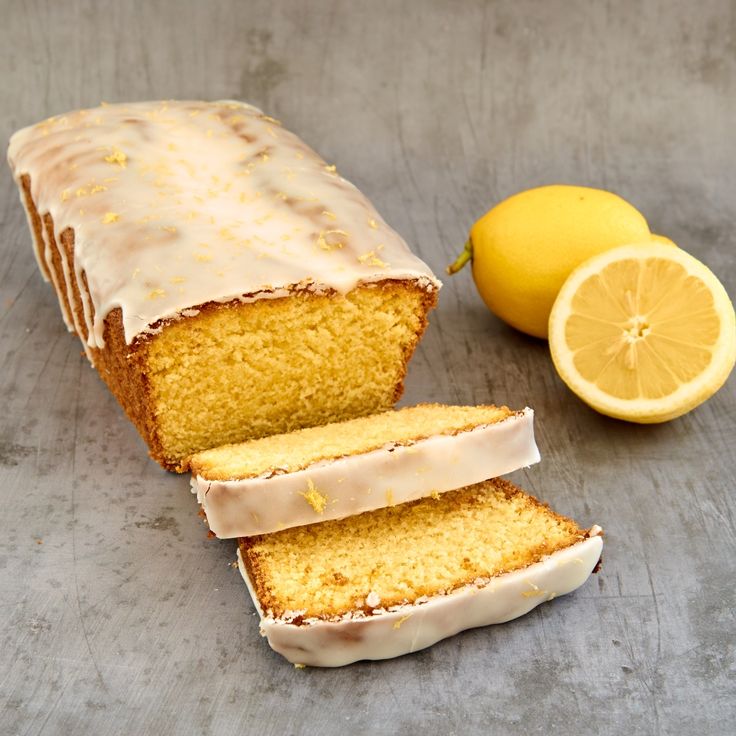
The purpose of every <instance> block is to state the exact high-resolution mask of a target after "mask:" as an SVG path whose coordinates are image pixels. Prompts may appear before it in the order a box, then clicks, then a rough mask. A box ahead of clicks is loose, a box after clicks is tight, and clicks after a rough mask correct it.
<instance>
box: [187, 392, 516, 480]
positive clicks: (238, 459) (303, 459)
mask: <svg viewBox="0 0 736 736" xmlns="http://www.w3.org/2000/svg"><path fill="white" fill-rule="evenodd" d="M512 414H513V412H512V411H511V410H510V409H508V408H507V407H505V406H504V407H496V406H444V405H440V404H420V405H418V406H411V407H406V408H404V409H399V410H397V411H393V410H391V411H387V412H383V413H381V414H376V415H373V416H369V417H362V418H359V419H352V420H350V421H345V422H340V423H333V424H327V425H325V426H321V427H310V428H308V429H302V430H299V431H297V432H291V433H289V434H286V435H274V436H270V437H263V438H262V439H257V440H252V441H250V442H244V443H240V444H237V445H226V446H224V447H216V448H213V449H212V450H206V451H204V452H201V453H198V454H197V455H195V456H194V457H192V460H191V469H192V472H194V473H196V474H199V475H201V476H202V477H204V478H207V479H209V480H227V479H232V478H249V477H255V476H258V475H261V474H263V473H266V472H269V471H272V470H279V471H289V472H294V471H296V470H300V469H302V468H306V467H308V466H309V465H311V464H312V463H315V462H318V461H321V460H331V459H335V458H340V457H345V456H348V455H355V454H358V453H365V452H370V451H371V450H376V449H379V448H381V447H384V446H385V445H386V444H388V443H392V444H397V445H400V444H407V443H411V442H414V441H417V440H421V439H424V438H427V437H432V436H434V435H439V434H455V433H457V432H461V431H464V430H468V429H472V428H473V427H477V426H480V425H484V424H492V423H494V422H499V421H501V420H503V419H506V418H508V417H509V416H511V415H512Z"/></svg>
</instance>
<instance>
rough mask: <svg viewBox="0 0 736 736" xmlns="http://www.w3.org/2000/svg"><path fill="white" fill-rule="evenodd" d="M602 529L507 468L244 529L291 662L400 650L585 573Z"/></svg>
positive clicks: (266, 623)
mask: <svg viewBox="0 0 736 736" xmlns="http://www.w3.org/2000/svg"><path fill="white" fill-rule="evenodd" d="M601 548H602V538H601V530H600V528H599V527H597V526H594V527H592V528H591V529H588V530H585V529H581V528H579V527H578V526H577V525H576V524H575V522H574V521H572V520H570V519H567V518H565V517H563V516H559V515H558V514H555V513H554V512H552V511H551V510H550V509H549V508H547V507H546V506H544V505H542V504H541V503H539V502H538V501H537V500H536V499H534V498H532V497H531V496H528V495H526V494H525V493H523V492H522V491H521V490H520V489H518V488H516V487H514V486H513V485H511V484H510V483H508V482H506V481H503V480H498V479H496V480H490V481H486V482H484V483H480V484H477V485H473V486H469V487H466V488H462V489H459V490H455V491H449V492H447V493H444V494H442V495H441V496H438V497H437V498H432V497H427V498H423V499H420V500H417V501H412V502H409V503H406V504H403V505H401V506H391V507H386V508H383V509H379V510H376V511H371V512H368V513H364V514H360V515H358V516H351V517H348V518H345V519H340V520H335V521H326V522H323V523H320V524H312V525H310V526H301V527H294V528H292V529H286V530H284V531H280V532H276V533H274V534H266V535H263V536H256V537H247V538H242V539H240V540H239V550H238V564H239V567H240V571H241V573H242V575H243V577H244V578H245V581H246V584H247V586H248V589H249V591H250V594H251V596H252V598H253V602H254V604H255V607H256V609H257V611H258V613H259V614H260V618H261V623H260V626H261V633H262V634H263V635H264V636H265V637H267V639H268V642H269V644H270V645H271V647H272V648H273V649H274V650H276V651H277V652H279V653H280V654H282V655H283V656H284V657H286V658H287V659H288V660H289V661H290V662H294V663H295V664H301V665H312V666H318V667H337V666H342V665H345V664H349V663H351V662H355V661H358V660H361V659H386V658H389V657H396V656H399V655H402V654H407V653H409V652H415V651H417V650H419V649H423V648H425V647H428V646H430V645H431V644H434V643H435V642H437V641H439V640H440V639H444V638H446V637H449V636H452V635H453V634H456V633H458V632H459V631H463V630H464V629H470V628H474V627H477V626H485V625H488V624H494V623H502V622H505V621H509V620H511V619H513V618H516V617H518V616H521V615H523V614H525V613H527V612H528V611H530V610H531V609H532V608H534V607H535V606H537V605H539V604H540V603H543V602H545V601H550V600H552V599H553V598H555V597H557V596H560V595H564V594H565V593H569V592H571V591H573V590H575V589H576V588H578V587H579V586H580V585H582V584H583V583H584V582H585V581H586V579H587V578H588V576H589V575H590V573H591V572H592V571H593V570H594V569H595V568H596V565H597V563H598V561H599V559H600V555H601Z"/></svg>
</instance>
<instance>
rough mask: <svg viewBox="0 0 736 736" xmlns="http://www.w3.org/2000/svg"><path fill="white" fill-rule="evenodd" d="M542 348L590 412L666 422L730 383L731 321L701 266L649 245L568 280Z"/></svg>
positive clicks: (617, 253) (729, 309)
mask: <svg viewBox="0 0 736 736" xmlns="http://www.w3.org/2000/svg"><path fill="white" fill-rule="evenodd" d="M549 341H550V351H551V354H552V359H553V361H554V364H555V367H556V368H557V371H558V373H559V374H560V377H561V378H562V379H563V381H565V383H566V384H567V385H568V386H569V387H570V388H571V389H572V390H573V391H574V392H575V393H576V394H577V395H578V396H580V398H582V399H583V400H584V401H585V402H586V403H588V404H589V405H590V406H592V407H593V408H594V409H596V410H598V411H599V412H601V413H603V414H607V415H608V416H612V417H617V418H619V419H626V420H629V421H634V422H641V423H653V422H664V421H667V420H669V419H674V418H675V417H678V416H680V415H682V414H685V413H686V412H688V411H690V410H691V409H693V408H695V407H696V406H698V405H699V404H701V403H702V402H703V401H705V400H706V399H708V398H709V397H710V396H712V395H713V394H714V393H715V392H716V391H717V390H718V389H719V388H720V387H721V386H722V385H723V383H724V382H725V380H726V379H727V378H728V375H729V373H730V372H731V369H732V368H733V365H734V359H735V358H736V321H735V320H734V310H733V305H732V304H731V301H730V299H729V297H728V294H727V293H726V291H725V289H724V288H723V286H722V285H721V283H720V282H719V281H718V279H717V278H716V277H715V275H714V274H713V273H712V272H711V271H710V270H709V269H708V268H707V267H706V266H705V265H704V264H702V263H701V262H700V261H698V260H697V259H695V258H693V257H692V256H690V255H688V254H687V253H685V252H684V251H682V250H680V249H679V248H673V247H671V246H668V245H662V244H659V243H652V242H649V243H644V244H635V245H630V246H623V247H619V248H615V249H613V250H610V251H607V252H605V253H602V254H600V255H598V256H594V257H593V258H591V259H589V260H588V261H586V262H585V263H583V264H582V265H581V266H579V267H578V268H577V269H576V270H575V271H573V273H572V274H571V275H570V277H569V278H568V279H567V281H566V282H565V283H564V285H563V287H562V289H561V290H560V293H559V295H558V297H557V299H556V301H555V304H554V307H553V309H552V312H551V314H550V320H549Z"/></svg>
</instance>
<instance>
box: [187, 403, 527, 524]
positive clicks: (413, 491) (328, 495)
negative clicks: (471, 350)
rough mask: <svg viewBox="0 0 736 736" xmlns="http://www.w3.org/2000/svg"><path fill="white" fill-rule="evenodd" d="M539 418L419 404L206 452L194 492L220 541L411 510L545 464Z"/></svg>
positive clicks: (197, 458)
mask: <svg viewBox="0 0 736 736" xmlns="http://www.w3.org/2000/svg"><path fill="white" fill-rule="evenodd" d="M532 422H533V412H532V410H531V409H525V410H524V411H519V412H514V411H511V410H510V409H508V408H507V407H505V406H504V407H496V406H442V405H439V404H420V405H419V406H412V407H406V408H404V409H400V410H390V411H388V412H383V413H381V414H374V415H372V416H369V417H362V418H360V419H351V420H347V421H344V422H335V423H332V424H327V425H324V426H322V427H311V428H309V429H302V430H298V431H296V432H291V433H289V434H281V435H273V436H270V437H264V438H262V439H257V440H250V441H248V442H245V443H241V444H237V445H227V446H224V447H218V448H215V449H212V450H205V451H204V452H201V453H198V454H196V455H194V456H193V457H192V460H191V470H192V475H193V477H192V490H193V491H194V492H195V493H197V499H198V501H199V503H200V504H201V506H202V510H203V511H204V513H205V516H206V519H207V522H208V524H209V527H210V530H211V531H212V532H213V533H214V534H215V536H217V537H220V538H231V537H247V536H252V535H255V534H266V533H269V532H274V531H277V530H280V529H286V528H288V527H292V526H299V525H303V524H313V523H316V522H320V521H326V520H328V519H339V518H342V517H345V516H351V515H353V514H359V513H362V512H364V511H371V510H373V509H377V508H381V507H383V506H392V505H394V504H399V503H405V502H407V501H413V500H415V499H417V498H422V497H424V496H429V495H432V494H439V493H443V492H445V491H449V490H453V489H455V488H460V487H462V486H466V485H470V484H472V483H478V482H479V481H482V480H487V479H488V478H493V477H496V476H498V475H503V474H505V473H510V472H512V471H514V470H517V469H519V468H522V467H526V466H528V465H531V464H532V463H536V462H538V461H539V451H538V450H537V446H536V444H535V442H534V428H533V424H532Z"/></svg>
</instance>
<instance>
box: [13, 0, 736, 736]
mask: <svg viewBox="0 0 736 736" xmlns="http://www.w3.org/2000/svg"><path fill="white" fill-rule="evenodd" d="M0 17H1V18H2V22H0V79H1V80H2V84H1V85H0V139H2V140H7V138H8V136H9V135H10V133H11V132H12V131H13V130H14V129H16V128H17V127H20V126H22V125H26V124H29V123H32V122H35V121H37V120H38V119H41V118H44V117H46V116H48V115H50V114H53V113H59V112H63V111H66V110H68V109H72V108H77V107H80V106H89V105H94V104H96V103H98V102H99V101H100V100H108V101H123V100H132V99H146V98H161V97H181V98H187V97H189V98H223V97H230V98H240V99H244V100H248V101H250V102H252V103H255V104H257V105H259V106H262V107H263V108H265V109H266V110H267V111H269V112H270V113H271V114H272V115H275V116H277V117H279V118H281V119H282V120H283V121H284V122H285V124H286V125H287V126H289V127H290V128H292V129H294V130H295V131H297V132H298V133H300V134H301V135H302V136H303V137H304V138H305V139H306V140H307V141H308V142H310V143H311V144H312V145H313V146H314V147H315V148H316V149H317V150H319V151H320V152H321V153H322V154H323V155H324V156H325V157H326V158H327V159H328V160H332V161H335V162H337V163H338V164H339V166H340V170H341V172H343V173H344V174H345V175H346V176H348V177H349V178H351V179H352V180H354V181H355V182H356V183H357V184H358V185H359V186H360V187H361V188H362V189H364V190H365V191H366V192H367V193H368V195H369V196H370V197H371V198H372V199H373V200H374V201H375V203H376V204H377V206H378V208H379V210H381V211H382V213H384V215H385V217H386V218H387V220H388V221H389V222H391V223H392V224H393V225H394V226H395V227H396V228H397V229H398V230H399V231H400V232H401V233H402V234H404V236H405V237H406V238H407V239H408V240H409V241H410V243H411V244H412V246H413V247H414V248H415V250H416V251H417V252H418V253H420V254H421V255H422V256H423V257H424V258H425V259H426V260H427V261H428V262H429V263H430V264H431V265H432V266H433V267H434V268H435V269H436V271H437V272H441V271H442V269H443V267H444V266H445V265H446V264H447V263H448V262H449V261H450V260H451V258H452V256H453V254H454V252H455V251H456V249H457V248H458V247H459V245H460V244H461V243H462V242H463V241H464V239H465V236H466V231H467V229H468V227H469V226H470V224H471V223H472V222H473V221H474V219H475V218H476V217H477V216H479V215H480V214H481V213H483V212H484V211H485V210H486V209H487V208H488V207H489V206H490V204H491V203H493V202H495V201H497V200H499V199H500V198H502V197H504V196H506V195H509V194H511V193H513V192H516V191H518V190H520V189H524V188H526V187H529V186H533V185H537V184H542V183H549V182H572V183H581V184H589V185H594V186H601V187H605V188H608V189H612V190H614V191H616V192H618V193H619V194H621V195H623V196H625V197H627V198H628V199H629V200H631V201H632V202H633V203H635V204H636V205H637V206H638V207H639V208H640V209H641V210H642V211H643V212H644V213H645V214H646V215H647V216H648V218H649V219H650V222H651V223H652V226H653V228H654V229H655V230H657V231H659V232H662V233H665V234H667V235H669V236H671V237H672V238H673V239H674V240H675V241H676V242H678V243H679V244H680V245H682V246H683V247H685V248H687V249H688V250H690V251H691V252H692V253H694V254H695V255H696V256H698V257H699V258H701V259H702V260H703V261H705V262H706V263H707V264H708V265H709V266H710V267H711V268H712V269H713V270H714V271H715V272H716V273H717V274H719V276H720V277H721V279H722V280H723V282H724V283H725V285H726V288H727V289H728V290H729V292H730V293H731V294H734V293H735V287H736V263H735V259H734V248H735V247H736V236H734V220H735V219H736V204H735V203H736V137H735V132H734V131H735V130H736V5H734V3H733V2H728V1H727V0H724V1H722V2H721V1H718V0H709V1H707V2H699V3H689V2H684V1H679V0H669V1H668V0H652V1H650V2H628V1H627V2H624V1H620V2H584V1H581V2H575V1H570V2H563V1H562V0H548V1H546V2H542V1H541V0H540V1H539V2H533V1H531V0H518V1H516V2H512V1H507V2H479V1H475V2H470V1H466V2H450V0H447V1H446V2H439V1H437V2H388V1H383V2H337V1H335V2H324V1H322V0H312V1H310V2H303V3H298V2H293V3H285V2H278V1H276V0H271V1H270V2H260V1H259V2H235V1H234V0H233V1H231V2H224V1H220V2H217V1H213V2H209V3H208V2H174V1H173V0H168V1H162V2H130V1H127V0H120V1H118V2H108V1H100V2H94V1H93V0H87V1H82V0H74V1H66V0H56V1H55V2H46V1H44V0H28V1H26V2H16V1H15V0H0ZM0 228H1V231H2V237H1V238H0V274H2V277H1V278H0V297H1V298H0V309H1V310H2V311H1V312H0V341H1V342H0V345H1V346H2V351H1V354H0V360H1V361H2V363H1V365H2V368H1V373H0V376H1V381H2V410H0V499H1V502H2V503H1V505H2V509H3V533H2V535H0V732H1V733H2V734H8V735H10V734H18V735H20V734H28V735H30V734H35V735H40V734H96V736H103V735H106V734H248V733H254V734H259V735H261V736H268V735H270V734H279V735H283V734H344V733H352V734H364V733H365V734H367V733H371V734H379V733H380V734H388V733H390V734H420V733H438V734H468V733H484V734H486V733H493V734H512V735H513V734H536V733H544V734H546V733H565V734H569V735H573V734H591V733H593V734H620V733H627V734H632V735H633V734H698V736H707V735H710V734H722V733H733V724H734V719H735V718H736V687H735V685H734V676H735V674H736V670H735V656H734V590H736V585H735V582H736V579H735V575H734V572H735V570H734V568H735V565H734V499H733V489H734V480H735V478H734V476H735V475H736V473H735V470H736V468H735V465H734V454H736V421H735V420H734V415H735V414H736V411H735V409H736V407H735V405H734V387H735V384H734V380H733V379H731V381H730V382H729V383H728V384H727V385H726V386H725V387H724V389H723V390H722V391H721V392H720V393H719V394H718V395H717V396H716V397H715V398H714V399H713V400H711V401H710V402H708V403H707V404H705V405H704V406H702V407H701V408H699V409H698V410H697V411H694V412H693V413H691V414H690V415H688V416H686V417H684V418H682V419H678V420H676V421H673V422H671V423H670V424H667V425H663V426H652V427H639V426H630V425H627V424H623V423H620V422H616V421H612V420H609V419H606V418H603V417H601V416H598V415H597V414H595V413H594V412H592V411H591V410H589V409H587V408H586V407H585V406H584V405H583V404H581V403H580V402H579V401H578V400H577V399H576V398H575V397H574V396H573V395H572V394H570V393H569V392H568V391H567V390H566V389H565V387H564V386H563V385H562V383H561V382H560V380H559V379H558V378H557V377H556V374H555V372H554V370H553V368H552V365H551V363H550V360H549V358H548V353H547V348H546V345H545V344H544V343H542V342H540V341H536V340H532V339H528V338H526V337H524V336H523V335H521V334H518V333H516V332H514V331H513V330H511V329H509V328H507V327H506V326H504V325H503V324H501V323H500V322H499V321H497V320H496V319H495V318H494V317H493V316H491V315H490V314H489V313H488V312H487V311H486V310H485V308H484V307H483V305H482V303H481V302H480V299H479V298H478V297H477V296H476V294H475V292H474V289H473V287H472V284H471V280H470V275H469V273H463V274H461V275H459V276H457V277H455V278H453V279H452V280H449V279H447V281H446V286H445V288H444V290H443V292H442V294H441V300H440V306H439V309H438V310H437V311H436V312H435V313H434V315H433V318H432V324H431V326H430V329H429V331H428V333H427V336H426V338H425V340H424V342H423V343H422V345H421V347H420V348H419V351H418V354H417V356H416V358H415V359H414V361H413V364H412V367H411V371H410V375H409V379H408V384H407V391H406V395H405V399H404V400H405V401H406V402H413V401H418V400H437V401H451V402H486V401H497V402H506V403H508V404H510V405H512V406H523V405H524V404H529V405H531V406H533V407H535V408H536V410H537V415H538V439H539V444H540V449H541V451H542V455H543V461H542V463H541V465H538V466H536V467H534V468H532V469H530V470H529V471H527V472H523V473H518V474H516V476H515V480H517V481H518V482H520V483H522V484H523V485H525V487H527V488H528V489H529V490H531V491H532V492H534V493H536V494H537V495H539V496H540V497H542V498H543V499H545V500H547V501H549V502H550V503H551V504H552V505H553V506H554V507H555V508H557V509H559V510H560V511H562V512H564V513H568V514H571V515H573V516H574V517H575V518H577V519H579V520H580V521H581V522H583V523H592V522H598V523H600V524H602V525H603V526H604V527H605V529H606V532H607V537H606V550H605V560H604V567H603V569H602V571H601V573H600V574H599V575H598V576H597V577H596V578H594V579H592V580H591V581H590V582H589V583H588V584H587V585H586V586H585V587H584V588H582V589H581V590H579V591H578V592H577V593H576V594H573V595H571V596H568V597H566V598H562V599H560V600H556V601H554V602H552V603H550V604H548V605H545V606H543V607H541V608H540V609H537V610H536V611H535V612H533V613H532V614H530V615H529V616H527V617H525V618H522V619H520V620H518V621H516V622H513V623H510V624H507V625H504V626H497V627H493V628H490V629H485V630H476V631H472V632H468V633H466V634H462V635H460V636H457V637H455V638H453V639H451V640H448V641H445V642H443V643H441V644H439V645H437V646H435V647H433V648H432V649H429V650H427V651H424V652H421V653H419V654H416V655H413V656H409V657H404V658H401V659H398V660H395V661H387V662H382V663H362V664H358V665H355V666H351V667H349V668H347V669H343V670H339V671H320V670H314V669H307V670H294V669H293V668H292V667H291V666H289V665H288V664H286V663H285V661H284V660H282V659H280V658H279V657H278V656H277V655H275V654H274V653H272V652H271V651H270V650H269V648H268V647H267V645H266V643H265V641H263V640H261V639H260V637H259V635H258V631H257V625H256V619H255V616H254V613H253V608H252V606H251V604H250V602H249V600H248V599H247V594H246V591H245V588H244V586H243V585H242V584H241V581H240V578H239V576H238V574H237V572H236V571H234V570H233V569H232V568H231V567H230V562H231V561H232V560H233V557H234V548H233V545H232V544H229V543H221V542H213V541H208V540H207V539H206V538H205V529H204V527H203V525H202V523H201V521H200V520H199V519H198V517H197V515H196V513H195V512H196V508H195V503H194V501H193V499H192V498H191V496H190V495H189V491H188V480H187V478H185V477H178V476H174V475H167V474H166V473H164V472H163V471H161V470H160V469H159V467H158V466H157V465H156V464H154V463H153V462H152V461H150V460H149V459H148V458H147V455H146V451H145V447H144V446H143V444H142V442H141V440H140V439H139V438H138V436H137V435H136V433H135V431H134V430H133V428H132V427H131V426H130V425H129V424H128V423H127V421H126V420H125V419H124V418H123V416H122V413H121V411H120V409H119V408H118V406H117V405H116V403H115V401H114V400H113V398H112V397H111V396H110V395H109V394H108V393H107V391H106V390H105V388H104V386H103V385H102V383H101V381H100V380H99V379H98V378H97V376H96V374H95V373H94V372H93V371H92V370H91V369H90V368H89V367H88V365H87V364H86V362H85V360H84V359H83V357H82V356H81V355H80V346H79V344H78V343H77V342H76V341H75V339H73V338H72V337H71V336H69V335H68V334H67V333H66V332H65V330H64V328H63V325H62V321H61V319H60V316H59V314H58V307H57V305H56V300H55V297H54V295H53V293H52V291H51V290H50V288H49V287H47V286H45V285H44V284H43V283H42V281H41V278H40V276H39V275H38V273H37V272H36V264H35V262H34V259H33V255H32V251H31V244H30V238H29V235H28V232H27V229H26V223H25V220H24V217H23V214H22V212H21V208H20V206H19V204H18V200H17V195H16V192H15V190H14V187H13V183H12V181H11V177H10V175H9V172H8V170H7V169H2V170H0Z"/></svg>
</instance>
